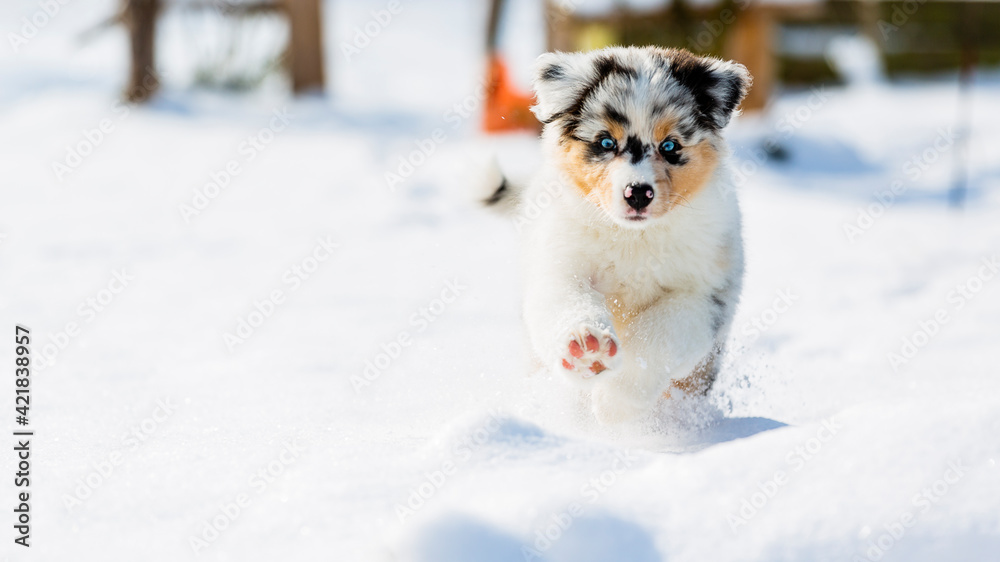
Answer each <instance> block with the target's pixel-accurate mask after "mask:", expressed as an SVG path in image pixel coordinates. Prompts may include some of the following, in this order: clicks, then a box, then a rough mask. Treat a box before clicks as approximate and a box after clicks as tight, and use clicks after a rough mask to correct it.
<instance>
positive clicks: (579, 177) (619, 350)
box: [486, 47, 750, 423]
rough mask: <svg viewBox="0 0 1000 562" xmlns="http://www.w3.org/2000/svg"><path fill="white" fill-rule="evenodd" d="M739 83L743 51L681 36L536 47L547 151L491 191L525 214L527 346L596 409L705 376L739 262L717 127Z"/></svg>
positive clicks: (663, 394) (741, 91)
mask: <svg viewBox="0 0 1000 562" xmlns="http://www.w3.org/2000/svg"><path fill="white" fill-rule="evenodd" d="M749 86H750V75H749V74H748V73H747V70H746V68H744V67H743V66H742V65H740V64H737V63H734V62H725V61H721V60H717V59H712V58H705V57H698V56H695V55H692V54H691V53H689V52H687V51H683V50H674V49H662V48H654V47H646V48H621V47H612V48H607V49H602V50H599V51H593V52H589V53H547V54H545V55H542V56H541V57H539V59H538V63H537V68H536V74H535V81H534V87H535V93H536V96H537V105H535V107H534V108H533V109H532V111H534V113H535V115H536V116H537V117H538V119H539V120H540V121H541V122H542V123H543V124H544V125H545V127H544V132H543V133H542V143H543V147H544V151H545V159H546V162H545V165H544V166H543V169H542V171H541V172H540V173H539V175H538V176H537V177H536V178H535V181H533V182H532V183H531V184H530V185H528V186H527V187H526V188H525V189H524V190H520V191H519V190H516V189H513V188H510V187H508V185H507V183H506V182H504V183H502V184H501V186H500V188H499V189H497V190H496V191H495V192H494V193H493V194H492V196H491V197H489V198H488V199H487V200H486V202H487V204H489V205H493V206H497V207H506V208H508V209H510V210H512V211H513V212H515V213H518V215H517V219H516V220H518V224H520V225H522V226H523V228H521V231H522V234H523V240H524V252H523V253H524V267H525V273H526V277H527V278H526V286H525V295H524V319H525V321H526V323H527V328H528V332H529V336H530V338H531V342H532V344H533V347H534V351H535V353H536V354H537V357H538V358H539V359H540V360H541V361H542V362H543V363H544V364H545V365H546V366H550V367H551V368H552V369H554V370H556V371H558V372H560V373H562V374H563V375H565V376H566V377H567V378H568V379H569V380H570V381H572V382H573V383H574V384H577V385H580V387H582V388H583V389H584V390H585V391H586V392H587V395H588V399H589V400H590V407H591V408H592V410H593V413H594V415H595V416H596V417H597V419H598V420H600V421H601V422H604V423H616V422H621V421H627V420H631V419H635V418H639V417H642V416H644V415H646V414H649V413H651V412H652V411H653V410H654V409H655V407H656V405H657V404H658V403H659V402H660V401H661V400H664V399H666V398H669V397H670V395H671V393H674V394H675V395H676V394H677V393H678V392H681V393H684V394H697V393H702V394H703V393H706V392H708V390H709V388H710V387H711V385H712V383H713V381H714V379H715V376H716V372H717V369H718V366H719V359H720V356H721V354H722V352H723V345H724V342H725V340H726V337H727V333H728V331H729V326H730V324H731V321H732V318H733V313H734V309H735V307H736V304H737V301H738V300H739V296H740V290H741V286H742V277H743V244H742V237H741V227H740V211H739V206H738V204H737V200H736V197H735V195H734V193H733V188H732V185H731V180H730V178H731V175H730V173H729V172H728V171H727V166H726V160H727V158H728V151H727V148H726V145H725V142H724V140H723V138H722V130H723V129H724V128H725V127H726V125H727V124H728V123H729V120H730V118H731V117H732V116H733V114H734V112H735V111H736V108H737V106H738V105H739V103H740V101H741V100H742V99H743V96H744V95H745V94H746V92H747V89H748V88H749ZM494 185H496V184H494ZM527 209H531V210H532V212H530V213H529V212H527Z"/></svg>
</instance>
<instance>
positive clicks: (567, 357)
mask: <svg viewBox="0 0 1000 562" xmlns="http://www.w3.org/2000/svg"><path fill="white" fill-rule="evenodd" d="M560 360H561V366H562V368H563V369H564V370H566V371H571V372H574V373H578V374H579V375H580V376H581V377H583V378H585V379H589V378H591V377H593V376H594V375H599V374H601V373H602V372H604V371H607V370H609V369H611V370H614V369H615V368H617V367H618V365H619V364H620V363H621V356H620V355H619V354H618V338H617V337H615V335H614V333H612V332H611V331H610V330H598V329H596V328H593V327H591V326H587V325H581V326H578V327H577V328H576V329H575V330H571V331H570V332H569V334H568V335H567V337H566V347H565V348H564V349H562V350H561V353H560Z"/></svg>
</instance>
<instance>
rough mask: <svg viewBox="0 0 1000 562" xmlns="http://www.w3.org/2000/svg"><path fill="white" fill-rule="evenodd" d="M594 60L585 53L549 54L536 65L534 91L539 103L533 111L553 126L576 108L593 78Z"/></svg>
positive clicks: (542, 56) (536, 115) (541, 119)
mask: <svg viewBox="0 0 1000 562" xmlns="http://www.w3.org/2000/svg"><path fill="white" fill-rule="evenodd" d="M590 59H591V57H589V56H588V55H586V54H584V53H560V52H556V53H545V54H544V55H541V56H540V57H538V59H537V60H536V61H535V79H534V84H533V85H534V90H535V97H536V99H537V100H538V102H537V103H536V104H535V105H534V107H532V108H531V111H532V113H534V114H535V117H537V118H538V120H539V121H541V122H542V123H549V122H551V121H552V120H553V119H555V118H557V117H559V116H560V115H562V114H563V113H565V112H566V110H567V109H569V107H570V106H571V105H573V104H574V103H575V102H576V101H577V100H578V99H579V97H580V94H582V93H583V90H584V89H585V88H586V87H587V83H588V81H589V80H590V78H591V75H592V74H593V62H592V61H591V60H590Z"/></svg>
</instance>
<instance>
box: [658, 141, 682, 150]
mask: <svg viewBox="0 0 1000 562" xmlns="http://www.w3.org/2000/svg"><path fill="white" fill-rule="evenodd" d="M678 148H680V145H679V144H677V143H676V142H674V141H672V140H669V139H668V140H665V141H663V142H661V143H660V152H662V153H663V154H670V153H672V152H674V151H676V150H677V149H678Z"/></svg>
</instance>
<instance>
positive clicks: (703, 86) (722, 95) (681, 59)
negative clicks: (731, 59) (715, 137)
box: [670, 51, 744, 131]
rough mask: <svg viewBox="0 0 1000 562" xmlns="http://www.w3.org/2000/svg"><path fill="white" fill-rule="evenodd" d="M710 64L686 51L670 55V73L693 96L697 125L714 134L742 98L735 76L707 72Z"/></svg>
mask: <svg viewBox="0 0 1000 562" xmlns="http://www.w3.org/2000/svg"><path fill="white" fill-rule="evenodd" d="M712 62H713V61H711V60H706V59H702V58H699V57H697V56H695V55H692V54H691V53H689V52H687V51H674V52H673V53H672V54H671V58H670V73H671V75H672V76H673V77H674V78H675V79H676V80H677V81H678V82H680V83H681V84H683V85H684V86H686V87H687V88H688V89H689V90H690V91H691V94H692V95H693V96H694V100H695V104H697V106H698V122H699V123H701V124H702V125H703V126H705V127H706V128H707V129H709V130H712V131H718V130H719V129H721V128H722V126H723V125H724V124H725V123H726V122H727V121H728V117H729V115H730V114H731V113H732V112H733V111H734V110H735V109H736V105H737V104H738V103H740V100H741V99H742V98H743V93H744V84H743V80H742V78H740V77H739V76H737V75H735V74H732V73H729V72H726V71H723V70H715V71H713V70H711V69H710V68H709V67H710V65H711V64H712Z"/></svg>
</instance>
